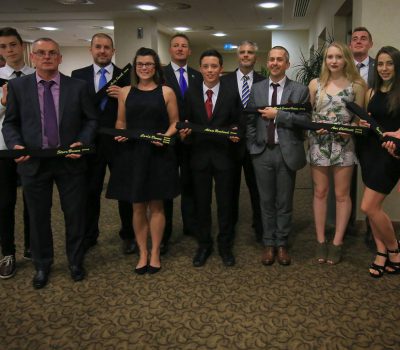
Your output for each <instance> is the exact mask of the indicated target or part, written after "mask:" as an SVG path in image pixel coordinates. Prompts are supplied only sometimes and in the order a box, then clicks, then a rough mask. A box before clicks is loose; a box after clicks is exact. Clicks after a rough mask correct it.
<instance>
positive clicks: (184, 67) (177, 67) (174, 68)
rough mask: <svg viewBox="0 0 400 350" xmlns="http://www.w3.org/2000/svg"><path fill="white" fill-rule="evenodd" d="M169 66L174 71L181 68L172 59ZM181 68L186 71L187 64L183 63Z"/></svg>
mask: <svg viewBox="0 0 400 350" xmlns="http://www.w3.org/2000/svg"><path fill="white" fill-rule="evenodd" d="M171 67H172V69H173V70H174V72H176V71H177V70H179V68H181V66H178V65H177V64H176V63H174V62H172V61H171ZM182 68H183V69H184V70H185V71H186V72H187V64H185V65H184V66H183V67H182Z"/></svg>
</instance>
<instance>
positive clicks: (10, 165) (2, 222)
mask: <svg viewBox="0 0 400 350" xmlns="http://www.w3.org/2000/svg"><path fill="white" fill-rule="evenodd" d="M17 184H18V174H17V164H16V163H15V162H14V160H13V159H0V241H1V249H2V254H3V255H4V256H5V255H15V234H14V230H15V204H16V200H17ZM23 199H24V245H25V249H27V248H29V215H28V210H27V208H26V201H25V197H23Z"/></svg>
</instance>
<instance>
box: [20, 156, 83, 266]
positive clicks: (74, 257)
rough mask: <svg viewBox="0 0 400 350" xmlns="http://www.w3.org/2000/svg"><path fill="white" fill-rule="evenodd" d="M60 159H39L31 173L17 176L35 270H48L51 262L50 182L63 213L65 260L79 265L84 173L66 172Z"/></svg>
mask: <svg viewBox="0 0 400 350" xmlns="http://www.w3.org/2000/svg"><path fill="white" fill-rule="evenodd" d="M63 161H64V160H63V159H46V160H41V164H40V167H39V169H38V171H37V173H36V174H35V175H33V176H26V175H22V176H21V180H22V186H23V189H24V191H25V196H26V201H27V205H28V209H29V215H30V223H31V225H30V227H31V251H32V260H33V263H34V265H35V267H36V269H39V268H43V269H48V268H50V265H51V264H52V263H53V237H52V229H51V207H52V198H53V184H54V183H55V184H56V185H57V188H58V192H59V195H60V202H61V209H62V211H63V213H64V219H65V233H66V252H67V257H68V262H69V264H70V265H80V264H82V262H83V253H84V251H83V238H84V234H85V205H86V198H87V194H86V174H85V172H79V173H71V172H70V171H67V170H66V169H65V165H64V164H63ZM70 161H71V162H73V160H70Z"/></svg>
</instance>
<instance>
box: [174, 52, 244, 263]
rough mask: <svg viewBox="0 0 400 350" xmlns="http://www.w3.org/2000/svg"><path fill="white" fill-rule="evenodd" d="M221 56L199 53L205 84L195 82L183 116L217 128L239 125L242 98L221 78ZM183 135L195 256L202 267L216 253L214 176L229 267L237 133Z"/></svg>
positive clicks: (221, 243)
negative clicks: (194, 218) (191, 194)
mask: <svg viewBox="0 0 400 350" xmlns="http://www.w3.org/2000/svg"><path fill="white" fill-rule="evenodd" d="M222 64H223V61H222V56H221V54H220V53H219V52H218V51H215V50H208V51H205V52H203V53H202V54H201V56H200V72H201V74H202V75H203V80H204V81H203V84H202V86H200V87H198V86H191V87H190V88H189V90H188V91H187V93H186V95H185V118H186V119H187V120H188V121H189V122H192V123H194V124H199V125H202V126H207V127H210V128H215V127H237V125H238V123H239V113H238V111H239V108H240V107H239V106H240V100H239V98H238V94H237V93H236V92H235V91H234V90H233V89H232V88H231V87H230V86H229V85H227V84H225V83H223V82H220V78H219V76H220V74H221V72H222ZM180 134H181V136H182V137H183V138H184V139H185V138H186V136H188V135H189V134H190V137H189V138H188V140H187V141H188V142H191V147H192V148H191V163H190V164H191V168H192V173H193V184H194V192H195V200H196V209H197V219H198V222H197V230H196V233H197V238H198V244H199V247H198V249H197V252H196V255H195V257H194V259H193V265H194V266H195V267H200V266H203V265H204V264H205V262H206V260H207V258H208V257H209V256H210V254H211V252H212V245H213V241H212V237H211V196H212V187H213V185H212V184H213V180H214V182H215V195H216V199H217V207H218V226H219V235H218V250H219V254H220V256H221V258H222V261H223V263H224V265H225V266H233V265H234V264H235V258H234V255H233V253H232V244H233V220H232V210H233V207H232V205H233V181H234V169H235V159H234V157H235V154H236V152H237V149H236V148H237V147H236V146H237V142H238V141H239V138H238V137H230V138H227V137H223V136H222V137H221V136H214V135H208V134H201V133H192V132H191V130H190V129H185V130H182V131H181V132H180Z"/></svg>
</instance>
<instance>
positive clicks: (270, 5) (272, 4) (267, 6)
mask: <svg viewBox="0 0 400 350" xmlns="http://www.w3.org/2000/svg"><path fill="white" fill-rule="evenodd" d="M258 6H260V7H262V8H263V9H273V8H274V7H278V6H279V5H278V4H277V3H275V2H263V3H261V4H258Z"/></svg>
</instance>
